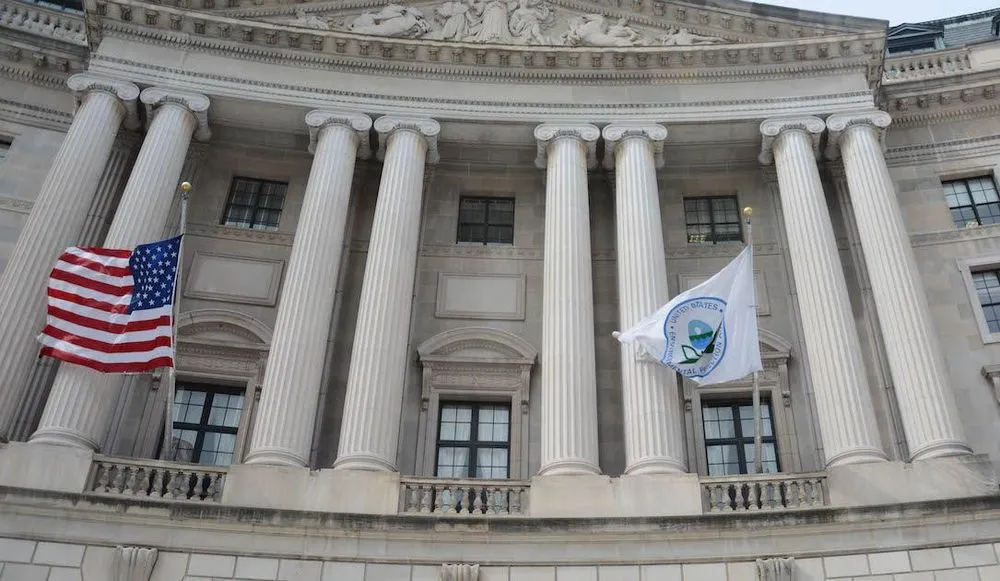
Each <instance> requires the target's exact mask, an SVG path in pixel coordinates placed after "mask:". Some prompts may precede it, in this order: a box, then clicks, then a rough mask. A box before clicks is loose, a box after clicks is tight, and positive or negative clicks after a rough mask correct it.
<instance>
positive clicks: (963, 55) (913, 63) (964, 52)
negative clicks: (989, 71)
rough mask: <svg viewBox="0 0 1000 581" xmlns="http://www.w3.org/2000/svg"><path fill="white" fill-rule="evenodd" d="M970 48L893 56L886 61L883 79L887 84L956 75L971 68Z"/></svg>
mask: <svg viewBox="0 0 1000 581" xmlns="http://www.w3.org/2000/svg"><path fill="white" fill-rule="evenodd" d="M972 68H973V67H972V63H971V61H970V59H969V49H967V48H963V49H959V50H952V51H935V52H932V53H926V54H916V55H910V56H905V57H892V58H888V59H886V61H885V73H884V74H883V80H884V81H885V83H886V84H892V83H900V82H904V81H912V80H915V79H922V78H928V77H940V76H945V75H954V74H959V73H964V72H966V71H969V70H971V69H972Z"/></svg>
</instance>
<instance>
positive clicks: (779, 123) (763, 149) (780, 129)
mask: <svg viewBox="0 0 1000 581" xmlns="http://www.w3.org/2000/svg"><path fill="white" fill-rule="evenodd" d="M824 129H826V124H825V123H824V122H823V120H822V119H820V118H819V117H814V116H812V115H799V116H794V117H771V118H770V119H765V120H764V122H763V123H761V124H760V134H761V136H762V138H763V139H762V140H761V144H760V155H759V156H757V159H758V161H760V163H762V164H763V165H771V164H772V163H774V142H775V141H776V140H777V139H778V136H780V135H781V134H782V133H784V132H785V131H804V132H805V133H806V135H808V136H809V137H810V139H812V144H813V154H814V155H815V156H816V157H817V158H819V140H820V137H821V136H822V135H823V130H824Z"/></svg>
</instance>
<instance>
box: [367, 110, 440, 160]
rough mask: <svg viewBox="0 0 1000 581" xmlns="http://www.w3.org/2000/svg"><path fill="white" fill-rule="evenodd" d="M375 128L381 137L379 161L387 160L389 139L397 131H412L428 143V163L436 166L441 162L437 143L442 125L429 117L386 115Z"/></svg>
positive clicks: (378, 121)
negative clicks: (386, 152)
mask: <svg viewBox="0 0 1000 581" xmlns="http://www.w3.org/2000/svg"><path fill="white" fill-rule="evenodd" d="M374 127H375V131H376V132H378V135H379V140H378V153H377V154H376V157H377V158H378V159H379V160H384V159H385V150H386V146H388V145H389V137H390V136H391V135H392V134H393V132H396V131H411V132H413V133H416V134H417V135H420V136H421V137H423V138H424V141H426V142H427V158H426V159H427V163H429V164H435V163H437V162H438V161H440V160H441V154H440V153H439V152H438V141H437V140H438V135H439V134H440V133H441V125H440V124H439V123H438V122H437V121H435V120H433V119H431V118H429V117H404V116H399V115H385V116H383V117H379V118H378V119H376V120H375V123H374Z"/></svg>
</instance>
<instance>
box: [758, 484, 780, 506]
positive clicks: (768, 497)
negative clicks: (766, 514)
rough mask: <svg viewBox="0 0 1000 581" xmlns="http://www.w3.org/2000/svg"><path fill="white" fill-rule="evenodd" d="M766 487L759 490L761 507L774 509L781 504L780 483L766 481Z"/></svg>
mask: <svg viewBox="0 0 1000 581" xmlns="http://www.w3.org/2000/svg"><path fill="white" fill-rule="evenodd" d="M765 486H766V488H764V489H763V490H762V491H761V495H762V496H763V498H762V499H761V508H762V509H763V510H775V509H776V508H778V505H779V504H781V483H780V482H773V481H772V482H767V483H766V485H765Z"/></svg>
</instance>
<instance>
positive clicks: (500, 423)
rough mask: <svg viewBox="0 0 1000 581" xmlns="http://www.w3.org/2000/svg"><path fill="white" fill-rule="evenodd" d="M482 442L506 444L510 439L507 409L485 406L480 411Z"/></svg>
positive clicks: (478, 437)
mask: <svg viewBox="0 0 1000 581" xmlns="http://www.w3.org/2000/svg"><path fill="white" fill-rule="evenodd" d="M476 437H477V439H478V440H479V441H480V442H506V441H507V438H508V414H507V409H506V408H501V407H495V406H483V407H482V408H480V410H479V433H478V434H476Z"/></svg>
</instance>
